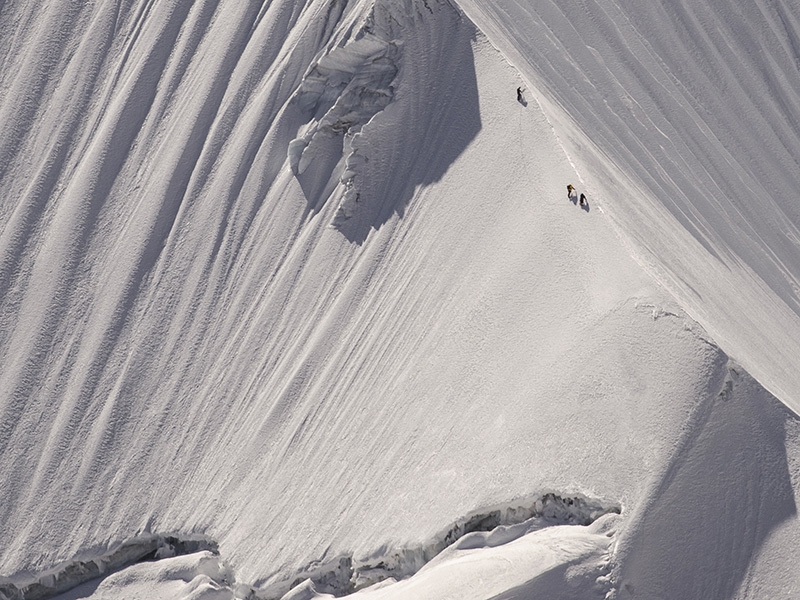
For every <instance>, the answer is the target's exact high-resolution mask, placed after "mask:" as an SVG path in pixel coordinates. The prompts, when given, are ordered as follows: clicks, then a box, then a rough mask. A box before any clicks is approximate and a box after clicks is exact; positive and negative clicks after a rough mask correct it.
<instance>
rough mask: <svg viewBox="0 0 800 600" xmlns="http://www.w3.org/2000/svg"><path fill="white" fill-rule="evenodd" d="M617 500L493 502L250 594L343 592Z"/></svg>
mask: <svg viewBox="0 0 800 600" xmlns="http://www.w3.org/2000/svg"><path fill="white" fill-rule="evenodd" d="M621 512H622V509H621V507H620V506H619V505H618V504H615V503H610V502H603V501H600V500H597V499H592V498H587V497H585V496H583V495H581V494H574V495H563V496H562V495H559V494H558V493H555V492H548V493H545V494H542V495H541V496H538V497H536V498H535V499H531V498H528V499H524V500H519V501H517V502H514V503H510V504H507V505H503V506H495V507H490V508H487V509H483V510H481V511H475V512H474V513H472V514H470V515H467V516H465V517H463V518H462V519H459V520H458V521H456V522H455V523H453V524H452V525H451V526H450V527H448V528H446V529H443V530H442V531H440V532H439V533H438V534H437V535H435V536H434V537H433V538H431V539H430V540H428V541H427V542H425V543H423V544H420V545H419V546H413V547H407V548H395V549H391V548H388V547H385V546H384V547H382V548H379V549H378V550H376V551H375V552H374V553H372V554H371V555H370V556H366V557H363V558H356V557H354V556H353V555H352V554H348V555H343V556H338V557H336V558H333V559H331V560H327V561H322V562H320V563H317V564H314V565H309V567H308V568H307V569H305V570H304V571H303V572H301V573H300V574H298V576H296V577H295V578H293V579H292V580H291V581H292V582H291V584H289V585H287V582H288V580H284V581H283V582H279V583H276V584H273V585H272V586H270V587H268V588H266V589H264V590H261V591H259V592H255V591H254V593H253V597H257V598H262V599H265V600H276V599H277V598H284V599H289V598H295V597H297V598H300V597H305V595H306V594H312V595H313V594H315V593H317V592H321V593H326V594H333V595H334V596H343V595H347V594H351V593H353V592H355V591H358V590H360V589H363V588H366V587H369V586H372V585H374V584H376V583H379V582H382V581H386V580H388V579H394V580H400V579H406V578H408V577H411V576H412V575H414V574H415V573H417V572H418V571H419V570H420V569H422V567H424V566H425V565H426V564H427V563H429V562H430V561H431V560H433V559H434V558H435V557H436V556H438V555H439V554H440V553H441V552H442V551H443V550H444V549H445V548H448V547H450V546H455V547H458V548H459V549H471V548H483V547H495V546H499V545H502V544H507V543H509V542H511V541H513V540H515V539H518V538H520V537H522V536H523V535H526V534H528V533H531V532H533V531H538V530H540V529H543V528H545V527H553V526H557V525H582V526H587V525H590V524H592V523H593V522H594V521H596V520H597V519H599V518H600V517H602V516H603V515H607V514H620V513H621Z"/></svg>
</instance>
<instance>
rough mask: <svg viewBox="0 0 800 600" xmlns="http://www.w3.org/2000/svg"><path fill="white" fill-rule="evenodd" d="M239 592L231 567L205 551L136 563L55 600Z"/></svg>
mask: <svg viewBox="0 0 800 600" xmlns="http://www.w3.org/2000/svg"><path fill="white" fill-rule="evenodd" d="M237 591H238V589H237V586H236V584H235V582H234V580H233V575H232V574H231V572H230V570H229V568H228V567H227V566H226V565H224V564H223V563H222V562H221V561H220V559H219V557H218V556H216V555H215V554H213V553H211V552H208V551H203V552H197V553H194V554H189V555H186V556H178V557H173V558H166V559H163V560H159V561H156V562H149V563H140V564H137V565H133V566H131V567H128V568H126V569H124V570H122V571H119V572H118V573H114V574H112V575H109V576H108V577H106V578H104V579H102V580H100V581H96V582H91V583H88V584H85V585H83V586H81V587H78V588H75V589H74V590H72V591H71V592H68V593H65V594H62V595H61V596H58V597H56V599H55V600H78V599H83V598H88V599H91V600H116V599H119V598H125V599H126V600H152V599H153V598H169V599H170V600H233V598H235V597H237V596H238V597H241V595H239V594H237Z"/></svg>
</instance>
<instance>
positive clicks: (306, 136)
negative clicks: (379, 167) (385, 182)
mask: <svg viewBox="0 0 800 600" xmlns="http://www.w3.org/2000/svg"><path fill="white" fill-rule="evenodd" d="M395 4H396V3H394V2H381V1H379V2H376V3H375V4H373V6H372V9H371V11H370V13H369V15H368V16H367V18H366V19H365V20H364V22H363V25H362V26H361V28H360V29H359V30H358V31H357V33H356V34H355V35H354V36H353V37H352V38H351V39H350V40H349V41H347V43H343V44H342V45H340V46H337V47H335V48H334V49H333V50H331V51H330V52H328V53H327V54H325V55H324V56H322V58H320V59H319V60H318V61H317V62H316V64H314V65H313V66H312V67H311V69H310V70H309V72H308V73H307V74H306V76H305V77H304V78H303V81H302V82H301V83H300V86H299V87H298V89H297V91H296V92H295V93H294V96H293V97H292V99H291V102H292V103H293V104H295V105H296V106H297V107H298V108H299V109H300V110H301V111H302V113H303V114H304V115H306V116H307V117H308V118H309V119H310V120H309V121H308V123H307V124H306V125H305V126H303V127H301V128H300V131H299V132H298V133H299V135H298V137H297V138H296V139H294V140H292V141H291V142H290V143H289V148H288V158H289V164H290V166H291V168H292V171H293V172H294V174H295V175H296V176H300V175H302V174H303V173H304V172H305V171H306V170H307V169H308V167H309V166H310V165H311V164H312V163H313V162H314V161H315V160H320V161H326V160H327V161H331V159H332V156H331V155H330V153H331V146H332V145H333V146H334V147H335V146H336V145H338V143H341V155H340V156H346V159H345V165H344V170H343V171H342V173H341V174H340V175H339V182H340V183H341V184H342V185H343V186H344V197H343V199H342V202H341V204H340V206H339V209H338V211H337V215H336V219H337V220H341V219H346V218H349V217H350V216H351V215H352V211H353V209H354V207H355V205H356V204H357V202H358V197H359V192H358V189H357V186H356V177H357V175H358V172H359V167H360V166H362V165H363V164H365V163H366V162H368V161H369V157H367V156H364V155H363V154H361V153H359V152H358V149H357V144H355V142H356V139H357V136H358V135H360V132H361V129H362V127H363V126H364V125H366V124H367V123H368V122H369V121H370V120H371V119H372V118H373V117H374V116H375V115H376V114H378V113H379V112H381V111H382V110H383V109H385V108H386V107H387V106H388V105H389V104H390V103H391V102H392V100H393V98H394V91H395V85H396V81H395V80H396V77H397V75H398V72H399V70H400V66H399V65H400V57H401V47H402V42H401V41H400V40H398V39H395V36H396V35H397V31H396V30H397V29H402V27H400V28H396V27H394V26H393V25H396V24H397V23H398V21H397V20H396V19H395V18H394V16H392V15H391V14H390V13H391V12H392V11H393V10H397V9H395V8H394V5H395ZM426 6H427V4H426ZM399 10H402V8H400V9H399ZM428 10H430V8H429V7H428ZM387 15H389V16H388V17H387ZM387 22H390V23H391V24H390V25H388V26H387ZM336 162H338V160H337V161H336ZM330 174H331V173H323V176H330ZM319 177H320V174H315V178H319ZM309 200H310V201H311V202H317V201H318V200H319V199H318V198H309Z"/></svg>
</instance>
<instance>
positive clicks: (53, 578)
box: [0, 534, 219, 600]
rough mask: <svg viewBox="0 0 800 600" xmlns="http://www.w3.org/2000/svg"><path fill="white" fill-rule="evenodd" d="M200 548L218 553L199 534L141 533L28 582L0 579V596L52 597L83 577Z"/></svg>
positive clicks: (0, 599)
mask: <svg viewBox="0 0 800 600" xmlns="http://www.w3.org/2000/svg"><path fill="white" fill-rule="evenodd" d="M201 550H208V551H209V552H211V553H213V554H219V552H218V548H217V543H216V542H214V541H213V540H210V539H207V538H205V537H202V536H188V537H178V536H173V535H155V534H147V535H141V536H137V537H135V538H132V539H130V540H127V541H125V542H122V543H121V544H120V545H118V546H117V547H116V548H114V549H113V550H110V551H109V552H106V553H105V554H103V555H102V556H99V557H97V558H93V559H87V560H77V559H75V560H71V561H68V562H65V563H63V564H61V565H59V566H57V567H54V568H53V569H50V570H48V571H46V572H44V573H42V574H41V575H39V576H38V577H36V578H35V579H33V580H31V581H28V582H23V583H20V582H16V583H14V582H10V581H6V582H4V581H2V579H0V600H42V599H45V598H52V597H53V596H57V595H59V594H63V593H64V592H66V591H68V590H70V589H72V588H74V587H76V586H78V585H80V584H82V583H85V582H86V581H89V580H91V579H94V578H96V577H100V576H102V575H110V574H111V573H114V572H115V571H119V570H120V569H123V568H124V567H128V566H130V565H132V564H135V563H138V562H144V561H148V560H159V559H162V558H171V557H173V556H181V555H184V554H193V553H195V552H200V551H201Z"/></svg>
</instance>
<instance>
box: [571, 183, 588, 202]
mask: <svg viewBox="0 0 800 600" xmlns="http://www.w3.org/2000/svg"><path fill="white" fill-rule="evenodd" d="M567 198H569V199H570V200H572V201H573V202H575V188H574V187H573V185H572V184H571V183H568V184H567ZM578 203H579V204H580V205H581V206H582V207H587V206H589V202H588V200H586V195H585V194H583V193H581V197H580V200H579V201H578Z"/></svg>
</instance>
